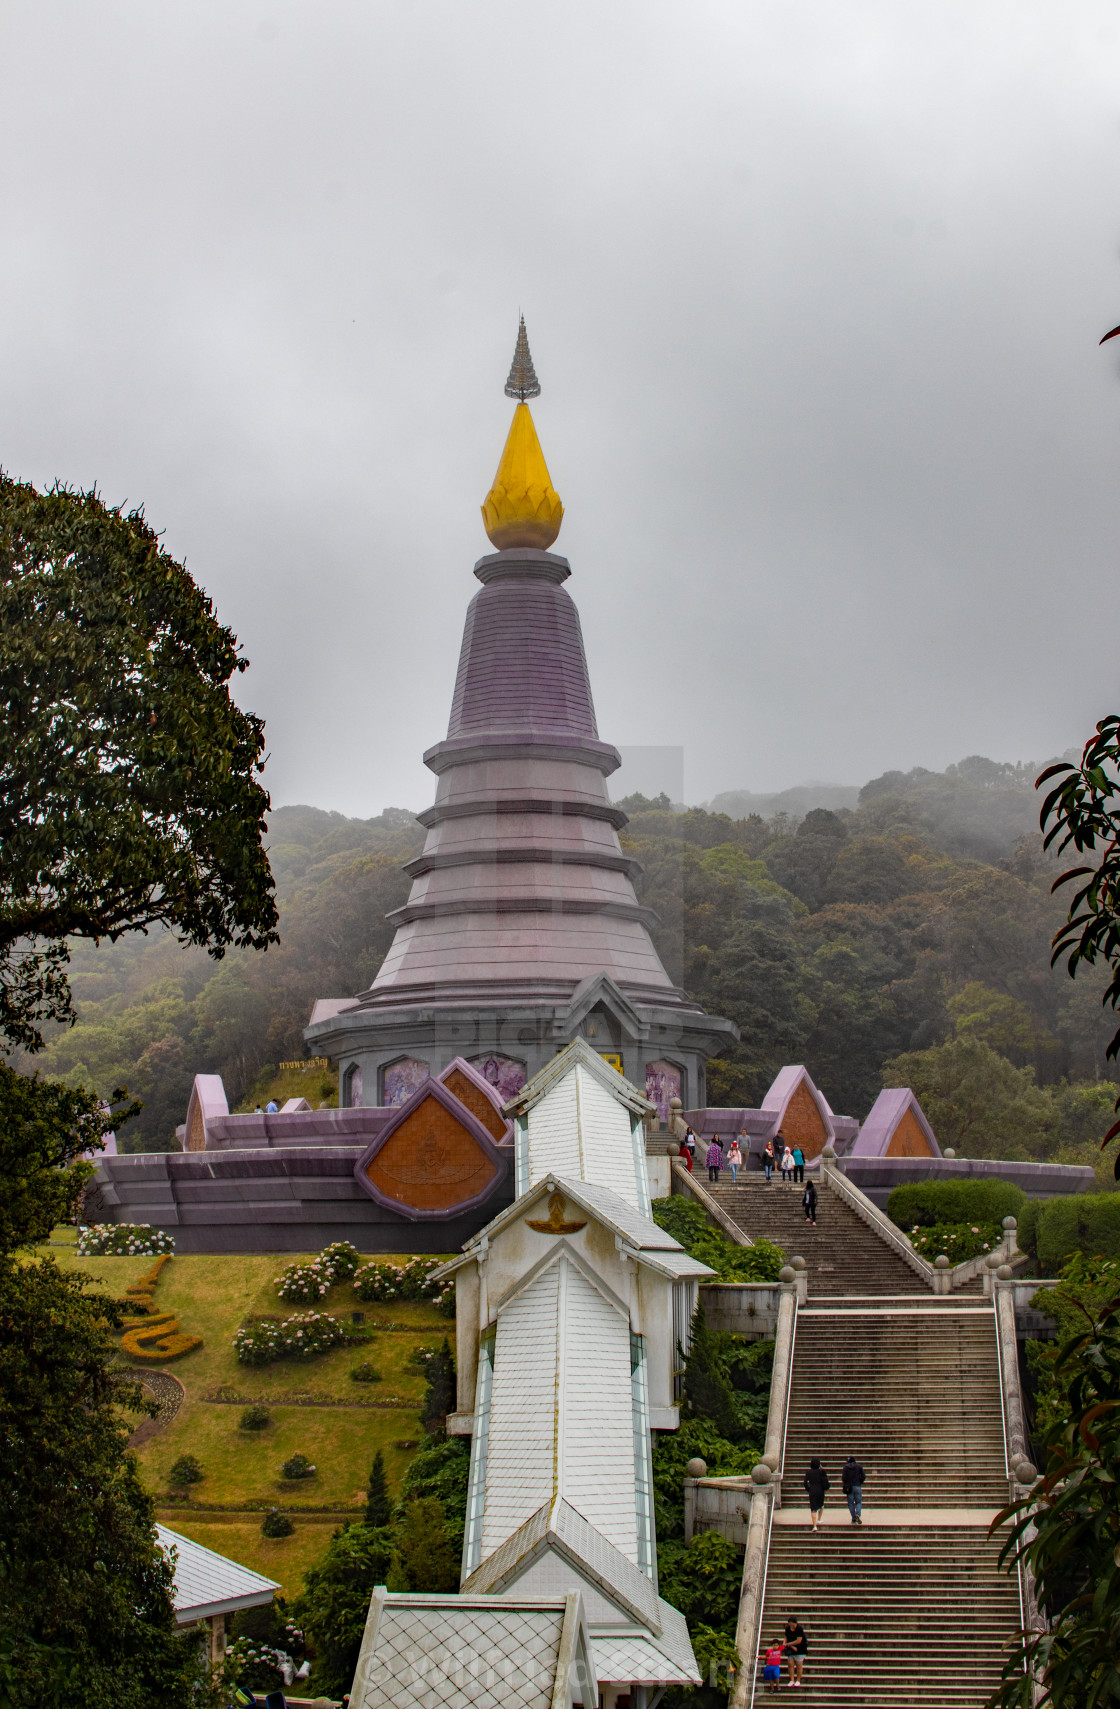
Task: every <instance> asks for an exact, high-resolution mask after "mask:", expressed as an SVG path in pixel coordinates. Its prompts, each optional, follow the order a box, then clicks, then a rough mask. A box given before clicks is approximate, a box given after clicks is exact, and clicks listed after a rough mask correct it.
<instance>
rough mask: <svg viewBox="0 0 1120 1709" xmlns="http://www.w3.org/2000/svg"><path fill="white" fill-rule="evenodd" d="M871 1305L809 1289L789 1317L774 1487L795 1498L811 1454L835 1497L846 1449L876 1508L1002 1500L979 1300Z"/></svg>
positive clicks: (991, 1359)
mask: <svg viewBox="0 0 1120 1709" xmlns="http://www.w3.org/2000/svg"><path fill="white" fill-rule="evenodd" d="M930 1299H931V1304H930V1306H929V1307H925V1306H923V1305H921V1304H918V1303H911V1302H910V1300H909V1299H908V1297H907V1296H899V1297H898V1298H897V1300H892V1301H891V1303H890V1305H889V1306H887V1305H884V1306H882V1307H872V1308H870V1309H868V1310H859V1309H853V1306H852V1305H850V1304H849V1305H839V1304H837V1305H834V1306H832V1307H831V1308H830V1307H829V1305H828V1304H827V1303H826V1302H825V1301H823V1300H817V1301H815V1300H814V1297H813V1294H812V1292H810V1295H809V1305H808V1306H807V1307H804V1308H803V1309H802V1310H801V1311H800V1312H799V1313H798V1314H797V1338H796V1340H795V1342H794V1354H793V1376H792V1380H791V1383H790V1397H789V1414H788V1418H787V1422H786V1442H785V1461H784V1468H783V1470H784V1477H783V1495H784V1498H785V1499H786V1500H788V1501H789V1502H790V1503H791V1505H792V1504H793V1503H794V1502H798V1503H799V1502H801V1501H802V1499H803V1497H802V1495H801V1493H800V1486H801V1479H802V1476H803V1474H804V1472H805V1471H806V1469H807V1468H808V1465H809V1460H810V1458H811V1456H813V1455H814V1454H815V1455H818V1456H819V1458H820V1461H821V1464H822V1465H823V1466H824V1469H825V1471H826V1472H827V1473H828V1475H829V1477H830V1478H831V1479H832V1483H833V1491H831V1492H830V1495H829V1499H830V1501H839V1502H841V1503H842V1502H843V1496H842V1494H841V1492H840V1469H841V1467H842V1465H843V1463H844V1461H845V1460H846V1459H847V1457H848V1455H849V1454H855V1456H856V1458H857V1459H858V1460H860V1462H861V1463H862V1464H863V1466H864V1468H865V1470H866V1471H867V1473H868V1481H867V1485H866V1488H865V1490H864V1496H865V1498H866V1500H867V1502H868V1504H869V1505H873V1506H875V1507H910V1508H915V1507H917V1508H930V1507H986V1508H991V1509H992V1510H994V1509H996V1508H998V1507H1001V1506H1002V1505H1003V1503H1004V1502H1005V1501H1006V1500H1007V1471H1006V1465H1005V1461H1004V1450H1003V1409H1002V1404H1001V1400H1000V1379H999V1356H998V1353H997V1350H996V1332H995V1323H994V1320H993V1316H992V1309H991V1306H990V1305H989V1304H988V1302H987V1301H986V1300H981V1301H978V1302H977V1303H976V1305H972V1304H966V1303H963V1302H952V1308H951V1309H946V1307H943V1306H941V1305H940V1303H938V1304H937V1305H933V1302H932V1296H930Z"/></svg>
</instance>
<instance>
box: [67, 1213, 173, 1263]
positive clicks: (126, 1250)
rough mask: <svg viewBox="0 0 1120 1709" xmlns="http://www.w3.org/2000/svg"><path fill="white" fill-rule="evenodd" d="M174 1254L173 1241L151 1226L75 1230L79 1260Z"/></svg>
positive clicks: (94, 1225) (94, 1226) (133, 1224)
mask: <svg viewBox="0 0 1120 1709" xmlns="http://www.w3.org/2000/svg"><path fill="white" fill-rule="evenodd" d="M174 1250H175V1240H174V1237H173V1236H172V1235H170V1234H168V1233H167V1232H166V1230H164V1229H162V1228H153V1227H152V1225H151V1223H150V1222H95V1223H91V1224H90V1226H89V1227H88V1228H85V1227H83V1228H79V1230H78V1257H79V1258H156V1257H158V1256H159V1255H160V1254H161V1253H163V1254H170V1253H172V1252H174Z"/></svg>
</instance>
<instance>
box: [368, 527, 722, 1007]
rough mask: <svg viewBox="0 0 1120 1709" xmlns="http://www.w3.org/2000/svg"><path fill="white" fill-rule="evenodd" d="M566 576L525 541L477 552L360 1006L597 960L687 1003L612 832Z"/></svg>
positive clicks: (424, 997) (484, 993) (501, 982)
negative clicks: (452, 676)
mask: <svg viewBox="0 0 1120 1709" xmlns="http://www.w3.org/2000/svg"><path fill="white" fill-rule="evenodd" d="M570 573H571V572H570V569H569V566H568V562H567V560H566V559H565V558H561V557H558V556H556V555H555V554H553V553H551V552H541V551H535V550H533V549H530V548H524V547H519V548H514V549H511V550H508V551H504V552H495V553H492V554H490V555H489V556H488V557H485V558H482V559H480V561H479V562H478V564H477V565H476V566H475V575H476V576H477V577H478V579H479V581H481V582H482V584H483V585H482V589H481V591H480V592H479V593H477V594H476V595H475V597H474V599H473V600H472V602H471V605H470V608H469V610H468V612H467V619H466V625H465V628H464V633H463V645H462V651H461V653H460V658H459V670H458V674H457V677H456V682H455V694H454V699H453V702H452V708H451V718H450V722H449V724H448V731H447V737H446V739H445V740H444V741H442V742H439V743H438V744H437V745H436V746H435V747H434V748H431V749H429V751H428V752H427V753H426V754H425V755H424V760H425V764H427V765H428V766H429V767H430V768H431V770H432V771H434V772H435V773H436V776H437V777H438V779H439V783H438V786H437V790H436V800H435V805H434V806H433V807H431V808H429V809H428V810H427V811H426V812H424V813H421V814H420V815H419V817H420V820H421V822H422V823H423V824H424V825H426V826H427V828H428V836H427V841H426V843H425V845H424V851H423V853H422V854H421V855H419V856H418V857H417V858H416V859H415V860H413V861H411V862H409V864H408V866H407V867H406V869H405V870H406V871H407V872H408V873H409V874H410V876H411V878H412V881H413V883H412V891H411V894H410V896H409V899H408V901H407V903H406V904H405V906H404V907H403V908H399V909H397V911H396V913H395V914H393V915H390V919H391V920H392V921H393V922H394V923H395V924H396V927H397V931H396V936H395V938H394V940H393V945H392V948H391V949H390V951H389V953H388V955H387V956H386V958H385V961H384V963H383V965H382V967H381V969H380V971H379V973H378V975H377V977H376V979H375V980H374V982H373V985H372V987H371V988H370V990H369V991H368V992H367V993H366V994H365V996H364V997H362V998H361V999H360V1000H359V1001H360V1004H361V1006H362V1007H363V1008H366V1009H378V1008H383V1007H387V1006H390V1005H392V1006H397V1005H399V1004H401V1003H406V1002H407V1003H424V1004H425V1005H438V1004H440V1003H441V1002H443V1003H462V1002H471V1003H485V1004H490V1003H499V1004H500V1003H502V1002H506V1001H522V1000H530V1001H532V1000H545V1001H551V1002H556V1001H567V1000H568V999H569V998H570V997H571V994H572V992H573V991H574V990H575V988H576V986H577V985H579V984H580V983H581V982H582V981H583V980H585V979H587V978H589V977H592V976H595V975H598V974H601V973H605V974H606V975H608V977H609V978H610V979H612V980H613V981H614V982H615V983H616V984H617V985H618V986H619V987H620V988H621V989H622V991H624V992H625V993H626V994H627V995H628V996H629V997H630V998H631V999H634V1000H637V1001H640V1002H647V1003H648V1002H656V1003H657V1004H658V1005H659V1006H662V1007H663V1006H665V1005H666V1004H668V1005H670V1006H675V1005H683V1006H687V1007H688V1008H692V1007H693V1005H691V1004H687V1002H686V999H684V997H683V995H682V994H681V993H680V992H679V991H678V990H677V989H676V987H674V986H673V985H672V983H671V981H670V979H669V976H668V974H667V973H666V972H665V969H664V968H663V967H662V965H661V962H660V960H659V958H658V955H657V952H656V950H655V949H654V947H653V943H652V941H651V939H650V935H649V927H650V925H651V924H652V923H653V921H654V916H653V915H651V914H650V912H649V911H648V910H647V909H644V908H642V907H640V906H639V904H638V901H637V898H636V896H635V894H634V887H633V883H632V877H633V874H634V872H635V871H636V870H637V867H636V863H635V862H634V861H632V860H631V859H630V858H629V857H628V856H626V855H624V854H623V852H622V850H621V848H620V847H619V841H618V831H619V828H620V827H621V826H622V825H624V824H625V823H626V815H625V813H623V812H622V811H621V810H620V809H618V808H616V807H612V806H611V803H610V798H609V796H608V794H607V787H606V778H607V777H608V776H609V774H610V773H611V772H613V771H614V770H616V768H617V767H618V765H619V763H620V761H619V755H618V752H617V750H616V749H615V748H613V747H611V746H610V745H609V744H608V743H606V742H601V741H600V740H599V735H598V730H597V727H596V723H595V707H594V703H593V701H592V698H591V686H590V683H589V681H588V676H587V660H586V658H585V656H584V650H583V637H582V634H581V632H580V623H579V613H578V611H577V610H576V608H575V605H574V604H573V602H572V600H571V598H570V597H569V595H568V593H567V591H566V590H565V588H564V587H563V585H562V584H563V583H564V582H565V581H566V580H567V579H568V576H569V575H570Z"/></svg>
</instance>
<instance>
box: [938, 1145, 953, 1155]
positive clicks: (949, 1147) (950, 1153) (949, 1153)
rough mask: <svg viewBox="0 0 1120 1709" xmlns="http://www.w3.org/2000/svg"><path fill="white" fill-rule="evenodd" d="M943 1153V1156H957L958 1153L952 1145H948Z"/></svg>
mask: <svg viewBox="0 0 1120 1709" xmlns="http://www.w3.org/2000/svg"><path fill="white" fill-rule="evenodd" d="M941 1155H942V1157H955V1156H956V1155H957V1154H956V1151H955V1150H954V1148H953V1147H952V1146H951V1145H947V1146H946V1147H945V1149H944V1151H943V1152H942V1153H941Z"/></svg>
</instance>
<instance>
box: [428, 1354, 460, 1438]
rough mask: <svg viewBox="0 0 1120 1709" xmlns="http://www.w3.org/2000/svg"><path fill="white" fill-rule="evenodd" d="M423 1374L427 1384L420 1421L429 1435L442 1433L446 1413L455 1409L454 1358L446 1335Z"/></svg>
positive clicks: (445, 1423) (445, 1422)
mask: <svg viewBox="0 0 1120 1709" xmlns="http://www.w3.org/2000/svg"><path fill="white" fill-rule="evenodd" d="M425 1376H426V1379H427V1384H428V1386H427V1391H426V1392H425V1395H424V1405H423V1407H422V1408H421V1411H420V1422H421V1424H422V1425H423V1426H424V1429H425V1430H427V1431H428V1432H429V1434H430V1435H437V1434H442V1433H443V1431H444V1429H445V1427H446V1425H447V1415H448V1413H449V1412H454V1411H455V1360H454V1357H453V1355H452V1352H451V1348H450V1346H449V1344H448V1340H447V1337H446V1335H445V1336H444V1338H443V1345H442V1346H441V1347H438V1348H436V1350H435V1352H434V1353H432V1355H431V1357H430V1358H429V1359H428V1360H427V1362H426V1367H425Z"/></svg>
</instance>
